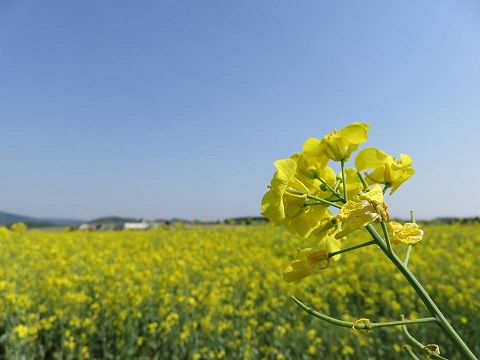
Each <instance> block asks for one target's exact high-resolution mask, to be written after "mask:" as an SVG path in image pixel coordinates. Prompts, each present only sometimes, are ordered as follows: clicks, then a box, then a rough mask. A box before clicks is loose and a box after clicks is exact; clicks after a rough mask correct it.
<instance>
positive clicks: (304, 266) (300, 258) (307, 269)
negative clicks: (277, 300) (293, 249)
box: [282, 240, 338, 283]
mask: <svg viewBox="0 0 480 360" xmlns="http://www.w3.org/2000/svg"><path fill="white" fill-rule="evenodd" d="M337 241H338V240H337ZM322 263H323V265H320V264H322ZM328 265H330V260H329V259H328V252H327V251H325V250H319V249H315V248H306V249H302V250H300V251H299V252H298V253H297V256H296V257H295V260H293V261H292V262H291V263H290V264H289V265H288V266H287V267H286V269H285V270H284V271H283V274H282V275H283V280H285V281H286V282H288V283H290V282H292V281H296V280H300V279H303V278H306V277H307V276H310V275H311V274H312V273H313V272H314V271H316V270H323V269H326V268H327V267H328Z"/></svg>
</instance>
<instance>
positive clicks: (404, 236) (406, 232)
mask: <svg viewBox="0 0 480 360" xmlns="http://www.w3.org/2000/svg"><path fill="white" fill-rule="evenodd" d="M387 230H388V234H389V236H390V241H391V242H392V244H394V245H396V244H400V243H404V244H407V245H415V244H417V243H418V242H419V241H420V240H422V238H423V230H422V229H420V226H418V224H416V223H405V224H404V225H402V224H400V223H398V222H395V221H391V222H389V223H388V225H387Z"/></svg>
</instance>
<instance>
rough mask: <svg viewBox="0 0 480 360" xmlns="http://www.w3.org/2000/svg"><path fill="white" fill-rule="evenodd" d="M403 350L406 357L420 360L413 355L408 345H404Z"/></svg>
mask: <svg viewBox="0 0 480 360" xmlns="http://www.w3.org/2000/svg"><path fill="white" fill-rule="evenodd" d="M403 350H405V351H406V352H407V354H408V356H410V359H413V360H420V358H419V357H418V356H417V355H415V354H414V353H413V351H412V349H410V347H409V346H408V345H405V346H404V347H403Z"/></svg>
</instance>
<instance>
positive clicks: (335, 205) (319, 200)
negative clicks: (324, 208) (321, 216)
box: [307, 194, 342, 209]
mask: <svg viewBox="0 0 480 360" xmlns="http://www.w3.org/2000/svg"><path fill="white" fill-rule="evenodd" d="M307 199H310V200H315V201H318V202H321V203H322V204H325V205H329V206H333V207H336V208H337V209H340V208H341V207H342V206H341V205H338V204H335V203H333V202H331V201H328V200H324V199H321V198H319V197H316V196H313V195H309V194H307Z"/></svg>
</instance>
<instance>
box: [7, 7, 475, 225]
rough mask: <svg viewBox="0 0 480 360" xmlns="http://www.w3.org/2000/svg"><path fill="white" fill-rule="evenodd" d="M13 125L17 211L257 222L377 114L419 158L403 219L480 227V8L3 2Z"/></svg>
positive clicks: (403, 201)
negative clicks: (289, 168) (293, 173)
mask: <svg viewBox="0 0 480 360" xmlns="http://www.w3.org/2000/svg"><path fill="white" fill-rule="evenodd" d="M0 117H1V119H0V131H1V137H0V139H1V141H0V160H1V173H0V184H1V188H0V210H3V211H7V212H12V213H19V214H24V215H30V216H42V217H45V216H47V217H69V218H81V219H91V218H95V217H98V216H106V215H120V216H135V217H144V218H148V219H151V218H172V217H181V218H189V219H199V220H216V219H223V218H226V217H235V216H255V215H258V214H259V212H260V201H261V198H262V196H263V194H264V193H265V191H266V190H267V188H266V186H267V184H269V182H270V180H271V177H272V175H273V172H274V171H275V168H274V166H273V162H274V161H275V160H277V159H281V158H285V157H289V156H290V155H291V154H292V153H294V152H297V151H300V150H301V147H302V144H303V142H304V141H305V140H306V139H307V138H308V137H323V136H324V135H325V134H326V133H327V132H329V131H331V130H333V129H334V128H338V129H340V128H342V127H343V126H345V125H346V124H348V123H351V122H355V121H363V122H366V123H369V124H370V125H372V129H371V130H370V140H369V142H368V145H369V146H377V147H380V148H382V149H383V150H384V151H386V152H387V153H390V154H392V155H394V156H398V155H399V154H400V153H406V154H409V155H410V156H411V157H412V158H413V160H414V166H413V167H414V168H415V169H416V171H417V173H416V174H415V175H414V177H413V178H412V179H411V180H410V181H409V182H407V183H406V184H404V185H403V186H402V187H400V189H399V190H398V191H397V192H396V193H395V194H394V196H393V197H391V198H387V200H388V204H389V207H390V210H391V213H392V215H394V216H400V217H404V218H406V217H408V215H409V210H415V213H416V215H417V217H418V218H422V219H426V218H433V217H437V216H478V215H480V211H479V201H480V195H479V194H478V182H479V179H480V162H479V159H480V151H479V143H480V141H479V138H480V125H479V124H480V3H479V2H478V1H476V0H470V1H469V0H455V1H454V0H452V1H443V0H439V1H397V2H391V1H383V0H382V1H299V2H293V1H291V2H286V1H273V0H272V1H256V0H255V1H221V0H218V1H193V0H192V1H118V0H116V1H92V0H87V1H85V0H83V1H60V0H51V1H49V0H46V1H41V2H39V1H33V0H31V1H27V0H15V1H14V0H3V1H1V2H0Z"/></svg>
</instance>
